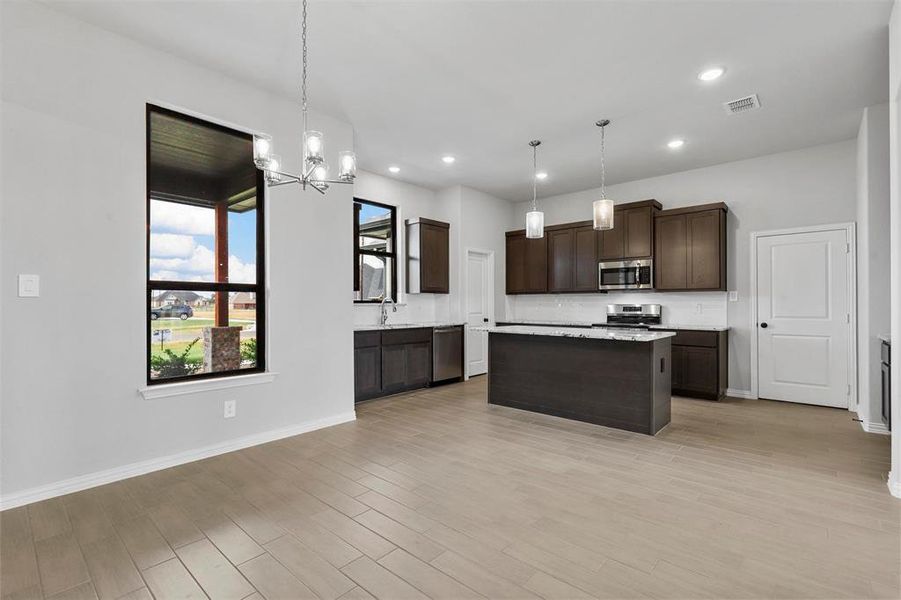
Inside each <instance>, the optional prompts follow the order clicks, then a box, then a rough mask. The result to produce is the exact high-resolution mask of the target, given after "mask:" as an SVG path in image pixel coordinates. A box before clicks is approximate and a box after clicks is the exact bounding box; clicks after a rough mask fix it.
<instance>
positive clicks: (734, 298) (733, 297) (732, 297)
mask: <svg viewBox="0 0 901 600" xmlns="http://www.w3.org/2000/svg"><path fill="white" fill-rule="evenodd" d="M729 302H738V292H736V291H734V290H733V291H731V292H729Z"/></svg>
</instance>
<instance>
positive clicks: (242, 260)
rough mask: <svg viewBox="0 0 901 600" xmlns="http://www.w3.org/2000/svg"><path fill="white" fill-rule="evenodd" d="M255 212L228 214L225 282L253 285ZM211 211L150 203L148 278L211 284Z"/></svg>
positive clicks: (157, 202)
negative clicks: (226, 275)
mask: <svg viewBox="0 0 901 600" xmlns="http://www.w3.org/2000/svg"><path fill="white" fill-rule="evenodd" d="M256 216H257V212H256V211H255V210H251V211H247V212H245V213H232V212H230V213H229V214H228V246H229V248H228V250H229V256H228V280H229V282H230V283H255V282H256V263H255V256H256ZM215 224H216V220H215V211H214V210H213V209H211V208H203V207H199V206H190V205H187V204H178V203H176V202H166V201H162V200H152V201H151V202H150V278H151V279H158V280H167V281H214V276H213V270H214V268H215V264H216V260H215V253H214V249H215V239H214V237H213V236H214V233H215Z"/></svg>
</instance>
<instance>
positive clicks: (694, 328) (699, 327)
mask: <svg viewBox="0 0 901 600" xmlns="http://www.w3.org/2000/svg"><path fill="white" fill-rule="evenodd" d="M650 327H651V329H657V330H659V329H678V330H680V331H729V328H728V327H720V326H719V325H651V326H650Z"/></svg>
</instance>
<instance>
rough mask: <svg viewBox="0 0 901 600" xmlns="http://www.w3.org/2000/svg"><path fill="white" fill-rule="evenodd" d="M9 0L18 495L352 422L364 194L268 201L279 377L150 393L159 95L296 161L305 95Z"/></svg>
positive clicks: (1, 386) (3, 297) (11, 372)
mask: <svg viewBox="0 0 901 600" xmlns="http://www.w3.org/2000/svg"><path fill="white" fill-rule="evenodd" d="M0 4H2V8H0V10H2V55H3V56H2V59H3V63H2V82H3V87H2V94H3V98H2V113H0V114H2V135H0V139H2V157H0V165H2V187H0V191H2V204H0V206H2V215H3V219H2V230H0V233H2V235H0V251H2V252H0V254H2V259H0V266H2V281H0V301H2V308H3V312H2V316H0V327H2V341H0V352H2V356H3V362H2V366H0V397H2V398H0V410H2V424H0V437H2V441H0V455H2V459H0V461H2V462H0V470H2V479H0V487H2V494H3V499H4V501H6V502H7V503H8V502H12V501H16V500H17V499H18V501H21V499H22V498H25V496H23V494H24V493H26V492H28V491H29V490H31V491H35V489H36V488H39V487H40V486H45V485H53V484H54V483H56V482H61V481H63V480H68V479H69V478H75V477H78V476H84V475H88V474H98V473H99V475H98V477H100V478H101V479H102V478H103V477H104V476H106V475H109V473H108V472H107V471H106V470H113V469H119V468H122V467H124V466H127V465H133V464H135V463H139V462H140V461H148V460H149V461H154V460H157V459H160V458H161V457H171V456H172V455H176V454H178V453H188V454H190V453H191V452H194V451H197V450H198V449H204V448H209V447H215V446H218V445H222V444H227V443H230V442H232V441H235V440H242V439H244V438H246V437H247V436H256V435H257V434H264V433H265V432H272V431H273V430H284V429H285V428H287V429H290V428H301V427H304V426H311V425H318V424H322V423H326V422H333V421H336V420H341V419H347V418H352V417H353V377H352V373H353V362H352V361H353V358H352V333H351V330H352V320H353V313H352V308H351V302H350V298H349V296H350V291H349V288H350V279H351V246H350V244H349V243H347V241H348V240H349V239H350V236H351V222H350V218H349V217H348V215H349V214H350V206H351V198H352V189H351V188H350V186H340V185H336V186H334V187H333V189H332V190H331V191H330V192H329V194H328V195H327V196H320V195H318V194H317V193H315V192H308V193H306V194H304V193H302V192H301V191H300V190H299V189H298V188H296V187H295V186H286V187H282V188H278V189H273V190H272V191H271V194H270V197H269V199H268V200H267V211H268V217H269V219H268V220H269V236H268V237H269V244H268V257H269V260H268V263H269V270H268V276H269V282H270V286H271V291H270V294H269V306H268V309H269V323H268V339H269V368H270V369H271V370H272V371H276V372H278V373H279V375H278V377H277V378H276V379H275V381H274V382H272V383H268V384H263V385H258V386H251V387H242V388H234V389H229V390H224V391H219V392H214V393H197V394H190V395H184V396H177V397H171V398H165V399H158V400H152V401H150V400H144V399H142V398H141V396H139V394H138V391H137V390H138V388H139V387H141V386H142V385H143V384H144V379H145V368H146V367H145V361H146V356H145V354H146V339H145V335H146V334H145V327H146V321H145V319H146V318H147V313H146V305H145V304H146V295H145V260H146V258H145V130H144V127H145V123H144V110H145V103H146V102H148V101H154V102H165V103H170V104H172V105H176V106H180V107H185V108H187V109H190V110H192V111H196V112H198V113H202V114H205V115H209V116H210V117H214V118H216V119H221V120H223V121H226V122H230V123H233V124H235V125H237V126H240V127H243V128H249V129H253V130H258V131H263V132H268V133H270V134H272V135H273V136H274V137H275V140H276V144H277V149H278V151H280V152H281V153H282V155H283V158H284V160H285V162H286V164H299V162H300V156H299V148H300V118H299V114H298V109H297V105H296V103H295V102H290V101H287V100H283V99H278V98H275V97H273V96H271V95H268V94H264V93H261V92H259V91H257V90H256V89H255V88H252V87H248V86H246V85H244V84H241V83H239V82H236V81H234V80H231V79H228V78H227V77H224V76H223V75H221V74H219V73H216V72H212V71H209V70H205V69H202V68H198V67H196V66H193V65H191V64H189V63H186V62H183V61H181V60H178V59H176V58H174V57H172V56H170V55H168V54H164V53H161V52H158V51H155V50H151V49H149V48H147V47H144V46H141V45H138V44H136V43H134V42H131V41H129V40H127V39H125V38H122V37H119V36H116V35H113V34H111V33H109V32H107V31H105V30H101V29H98V28H95V27H93V26H90V25H87V24H84V23H81V22H79V21H75V20H73V19H71V18H69V17H66V16H63V15H61V14H59V13H57V12H54V11H53V10H51V9H47V8H44V7H42V6H40V5H37V4H34V3H18V2H3V3H0ZM311 121H312V124H313V125H315V127H316V128H317V129H320V130H322V131H324V132H325V134H326V136H327V139H328V140H329V143H328V146H327V147H328V148H330V149H333V150H334V151H337V150H339V149H341V148H343V147H347V148H349V147H351V145H352V142H353V139H352V130H351V128H350V127H349V126H348V125H346V124H344V123H341V122H338V121H335V120H332V119H327V118H324V117H321V116H317V115H312V116H311ZM330 158H331V161H332V162H333V163H334V162H335V159H336V156H332V157H330ZM323 257H327V259H323ZM16 273H37V274H40V276H41V288H42V290H41V291H42V294H41V297H40V298H36V299H20V298H17V297H16V278H15V274H16ZM87 307H102V310H96V309H90V310H88V309H87ZM226 399H237V400H238V405H237V417H236V418H234V419H229V420H224V419H223V418H222V402H223V400H226ZM252 439H259V437H253V438H252ZM147 468H149V467H147ZM69 483H70V484H73V485H75V484H76V483H77V482H72V481H70V482H69ZM44 491H47V490H44Z"/></svg>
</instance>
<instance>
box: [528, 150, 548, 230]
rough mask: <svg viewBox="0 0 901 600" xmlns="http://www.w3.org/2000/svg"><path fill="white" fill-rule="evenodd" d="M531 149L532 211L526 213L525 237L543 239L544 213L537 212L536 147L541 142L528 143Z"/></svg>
mask: <svg viewBox="0 0 901 600" xmlns="http://www.w3.org/2000/svg"><path fill="white" fill-rule="evenodd" d="M529 145H530V146H531V147H532V210H530V211H529V212H527V213H526V237H527V238H529V239H533V240H534V239H540V238H543V237H544V213H543V212H541V211H539V210H538V146H540V145H541V140H532V141H531V142H529Z"/></svg>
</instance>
